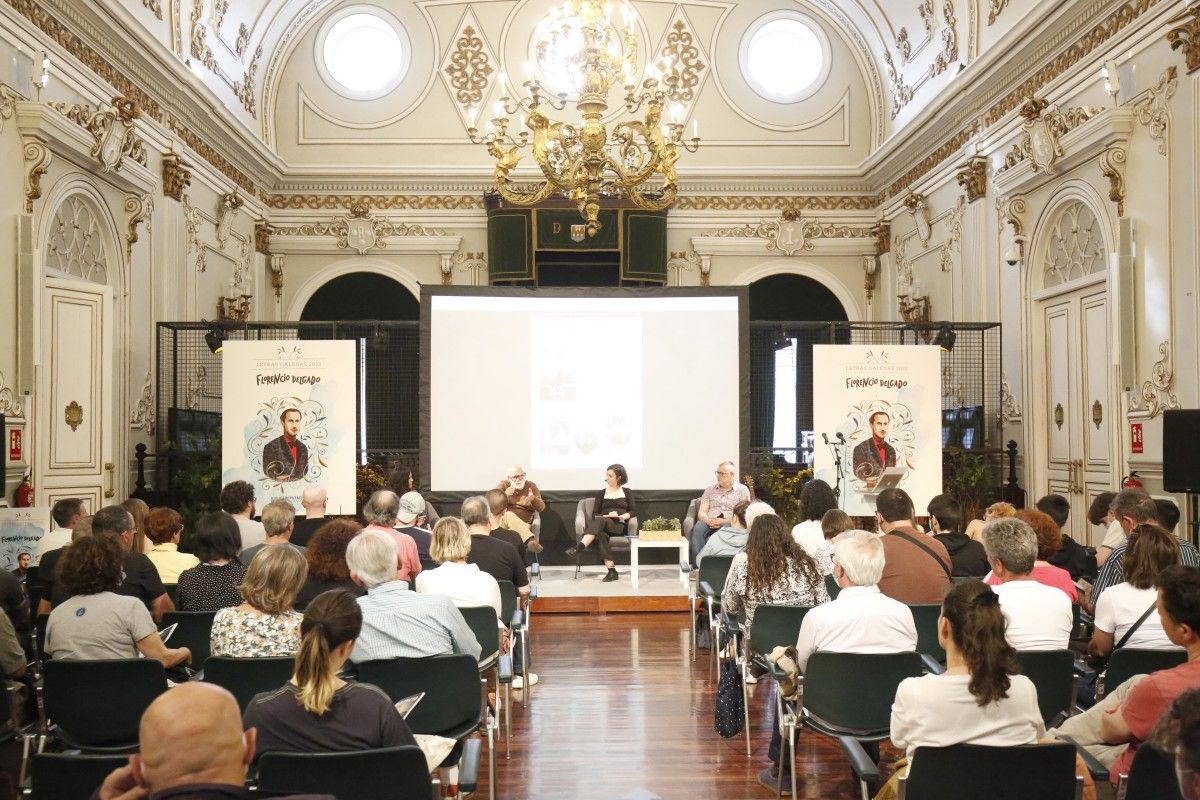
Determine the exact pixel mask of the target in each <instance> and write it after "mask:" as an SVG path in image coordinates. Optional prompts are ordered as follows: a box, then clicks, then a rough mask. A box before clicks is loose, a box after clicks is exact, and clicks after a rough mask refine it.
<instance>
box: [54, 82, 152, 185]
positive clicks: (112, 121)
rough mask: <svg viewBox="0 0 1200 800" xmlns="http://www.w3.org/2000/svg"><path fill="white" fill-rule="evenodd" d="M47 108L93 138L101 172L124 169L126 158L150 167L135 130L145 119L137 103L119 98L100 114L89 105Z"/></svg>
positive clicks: (113, 100)
mask: <svg viewBox="0 0 1200 800" xmlns="http://www.w3.org/2000/svg"><path fill="white" fill-rule="evenodd" d="M46 105H48V106H49V107H50V108H53V109H54V110H55V111H57V112H58V113H60V114H62V115H63V116H65V117H66V118H67V119H69V120H71V121H72V122H74V123H75V124H76V125H78V126H79V127H81V128H83V129H84V130H86V131H87V132H88V133H90V134H91V135H92V138H93V140H94V142H93V145H92V156H93V157H94V158H95V159H96V163H97V164H98V165H99V167H100V172H108V171H110V170H119V169H121V165H122V164H123V163H124V161H125V159H126V158H129V159H132V160H133V161H135V162H137V163H138V164H141V165H142V166H143V167H144V166H146V143H145V142H143V141H142V140H141V138H140V137H139V136H138V135H137V134H136V133H134V130H133V123H134V120H136V119H137V118H138V117H140V116H141V115H142V111H141V109H140V108H138V106H137V103H135V102H134V101H132V100H129V99H127V98H124V97H121V96H117V97H114V98H113V99H112V104H111V105H106V106H105V107H104V108H101V109H99V110H96V111H93V110H92V108H91V106H88V105H78V104H77V105H68V104H66V103H47V104H46Z"/></svg>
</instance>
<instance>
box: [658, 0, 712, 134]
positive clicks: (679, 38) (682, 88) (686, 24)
mask: <svg viewBox="0 0 1200 800" xmlns="http://www.w3.org/2000/svg"><path fill="white" fill-rule="evenodd" d="M667 59H669V63H670V65H671V67H670V69H669V70H667V72H666V73H665V74H664V75H663V85H664V86H667V87H669V88H668V91H667V97H668V98H669V99H670V100H671V102H672V103H678V104H679V105H680V106H681V107H682V108H683V117H681V119H686V117H687V116H688V114H689V112H690V110H691V108H692V106H693V105H695V102H696V98H697V97H698V96H699V94H700V88H701V85H702V84H703V83H704V78H705V76H707V74H708V72H709V66H708V64H709V62H711V61H712V59H711V58H710V57H709V56H708V54H707V53H706V52H705V51H704V49H703V47H702V46H701V44H700V41H699V37H698V36H697V35H696V32H695V28H694V27H693V26H692V24H691V21H690V20H689V19H688V18H687V15H686V14H684V12H683V6H682V5H677V6H676V7H675V11H674V13H673V14H672V16H671V20H670V21H669V22H668V23H667V29H666V31H665V32H664V34H663V38H662V41H661V42H660V43H659V45H658V61H660V62H662V61H665V60H667ZM706 59H707V61H706Z"/></svg>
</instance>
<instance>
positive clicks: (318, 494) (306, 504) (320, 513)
mask: <svg viewBox="0 0 1200 800" xmlns="http://www.w3.org/2000/svg"><path fill="white" fill-rule="evenodd" d="M327 505H329V494H328V492H326V491H325V487H324V486H309V487H307V488H305V490H304V494H302V495H301V496H300V507H301V508H303V509H304V514H303V515H299V514H297V515H296V523H295V524H294V525H293V526H292V538H291V542H292V544H294V545H296V546H297V547H308V540H309V539H311V538H312V535H313V534H314V533H316V532H317V529H318V528H320V527H321V526H322V525H324V524H325V523H326V522H328V521H329V520H327V519H326V518H325V507H326V506H327Z"/></svg>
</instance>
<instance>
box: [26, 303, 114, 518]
mask: <svg viewBox="0 0 1200 800" xmlns="http://www.w3.org/2000/svg"><path fill="white" fill-rule="evenodd" d="M112 317H113V297H112V290H111V289H110V288H108V287H107V286H102V285H99V284H95V283H87V282H82V281H71V280H62V279H47V280H46V281H45V283H44V289H43V292H42V300H41V363H40V364H39V365H38V392H37V393H38V400H37V420H38V421H37V425H36V431H37V434H36V435H37V443H36V445H35V453H36V459H37V461H36V469H35V480H34V488H35V490H36V493H37V504H38V505H43V506H48V505H52V504H53V503H54V502H55V501H56V500H58V499H60V498H63V497H79V498H82V499H83V500H84V502H85V505H86V507H87V509H88V510H89V511H93V512H94V511H96V510H97V509H99V508H100V507H102V506H104V505H106V504H108V503H112V502H114V499H115V498H116V497H118V496H123V495H119V494H118V490H119V489H120V488H121V487H118V486H116V485H115V481H117V480H118V476H117V475H116V472H115V470H114V467H113V442H114V441H115V433H116V426H117V425H118V424H120V420H119V419H117V418H116V413H115V403H114V401H113V388H114V381H113V377H114V376H113V372H114V367H113V352H112V349H113V347H112V342H113V331H114V326H113V318H112Z"/></svg>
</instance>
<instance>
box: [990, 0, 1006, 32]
mask: <svg viewBox="0 0 1200 800" xmlns="http://www.w3.org/2000/svg"><path fill="white" fill-rule="evenodd" d="M1007 7H1008V0H991V7H990V8H988V25H989V26H991V25H995V24H996V20H998V19H1000V14H1001V13H1003V11H1004V9H1005V8H1007Z"/></svg>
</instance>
